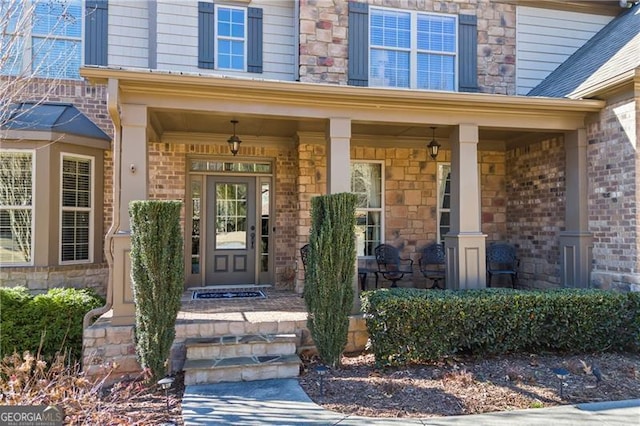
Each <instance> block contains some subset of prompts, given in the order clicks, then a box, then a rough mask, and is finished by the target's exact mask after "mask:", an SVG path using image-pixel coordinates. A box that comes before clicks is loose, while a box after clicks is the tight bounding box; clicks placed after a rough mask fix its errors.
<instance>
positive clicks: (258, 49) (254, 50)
mask: <svg viewBox="0 0 640 426" xmlns="http://www.w3.org/2000/svg"><path fill="white" fill-rule="evenodd" d="M247 13H248V16H247V17H248V20H247V21H248V25H249V28H247V33H248V34H247V37H248V38H249V40H248V45H247V55H248V57H247V71H249V72H259V73H261V72H262V9H258V8H256V7H250V8H248V12H247Z"/></svg>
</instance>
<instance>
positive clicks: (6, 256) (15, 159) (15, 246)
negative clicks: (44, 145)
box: [0, 151, 34, 265]
mask: <svg viewBox="0 0 640 426" xmlns="http://www.w3.org/2000/svg"><path fill="white" fill-rule="evenodd" d="M33 176H34V167H33V152H31V151H1V152H0V265H30V264H32V258H33V244H32V228H33V192H34V190H33V184H34V178H33Z"/></svg>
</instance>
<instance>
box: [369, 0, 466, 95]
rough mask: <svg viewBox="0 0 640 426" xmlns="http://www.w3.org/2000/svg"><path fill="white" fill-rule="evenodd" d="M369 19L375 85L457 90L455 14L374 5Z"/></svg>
mask: <svg viewBox="0 0 640 426" xmlns="http://www.w3.org/2000/svg"><path fill="white" fill-rule="evenodd" d="M369 19H370V22H369V82H370V85H371V86H382V87H404V88H413V89H429V90H449V91H452V90H455V88H456V71H455V70H456V54H457V41H456V40H457V22H456V18H455V17H453V16H446V15H434V14H426V13H418V12H415V11H398V10H390V9H379V8H371V10H370V14H369Z"/></svg>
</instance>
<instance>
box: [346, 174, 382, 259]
mask: <svg viewBox="0 0 640 426" xmlns="http://www.w3.org/2000/svg"><path fill="white" fill-rule="evenodd" d="M351 192H352V193H354V194H356V195H357V196H358V201H357V204H356V254H357V255H358V256H374V249H375V247H376V246H377V245H379V244H380V243H381V242H382V230H383V227H382V219H383V199H382V194H383V193H384V191H383V188H382V163H374V162H353V163H351Z"/></svg>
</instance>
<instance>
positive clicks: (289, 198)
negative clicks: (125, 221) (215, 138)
mask: <svg viewBox="0 0 640 426" xmlns="http://www.w3.org/2000/svg"><path fill="white" fill-rule="evenodd" d="M148 150H149V157H148V158H149V163H148V169H149V199H156V200H161V199H165V200H184V199H186V187H187V186H186V170H187V156H190V155H201V156H211V157H212V158H217V159H220V158H224V159H231V158H232V157H229V147H228V146H227V145H226V144H225V145H215V144H168V143H150V144H148ZM238 155H239V156H241V157H242V158H245V159H246V158H249V159H250V158H252V157H255V158H256V159H273V160H274V167H275V176H274V190H275V202H276V205H275V221H274V226H275V227H276V232H275V234H274V237H275V244H276V246H275V253H274V256H275V268H276V270H275V274H276V285H277V286H278V287H280V286H283V285H285V284H284V275H286V268H294V267H295V263H296V259H297V252H296V250H295V241H296V227H295V226H294V224H296V223H297V215H298V211H297V199H296V196H297V191H296V181H297V176H296V173H297V165H296V164H297V158H296V157H297V154H296V152H295V148H294V147H293V145H292V144H290V143H289V142H287V143H285V144H283V145H282V146H281V147H275V146H262V147H258V146H254V147H241V148H240V153H239V154H238ZM182 218H183V219H184V209H183V210H182Z"/></svg>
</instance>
